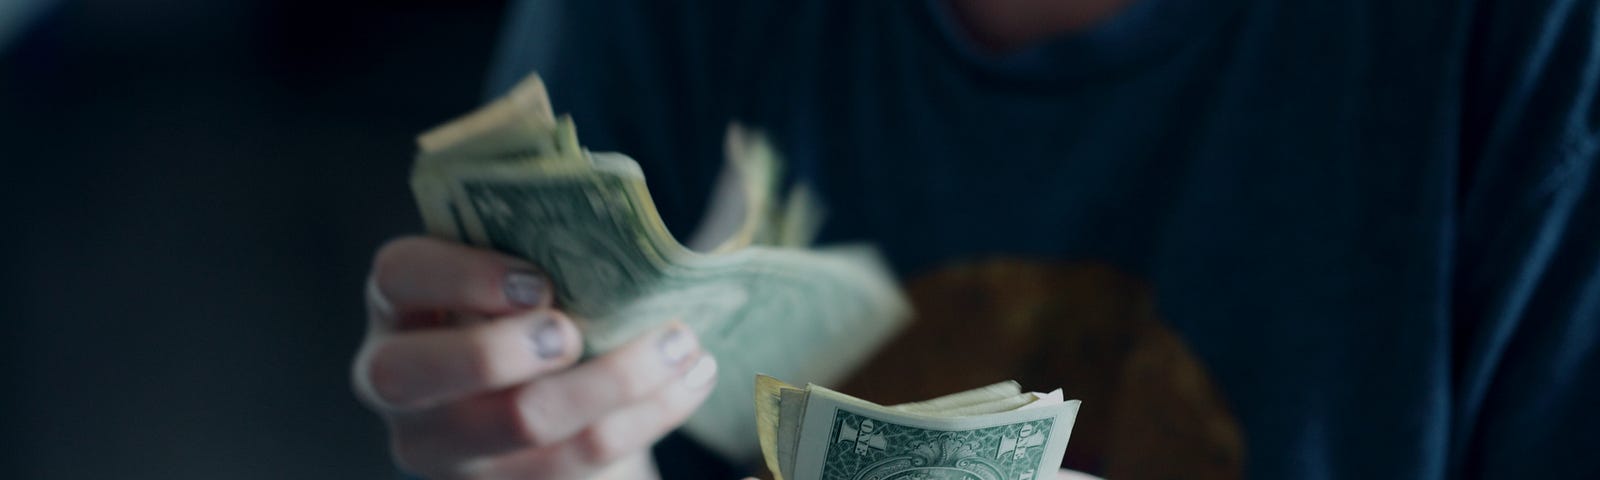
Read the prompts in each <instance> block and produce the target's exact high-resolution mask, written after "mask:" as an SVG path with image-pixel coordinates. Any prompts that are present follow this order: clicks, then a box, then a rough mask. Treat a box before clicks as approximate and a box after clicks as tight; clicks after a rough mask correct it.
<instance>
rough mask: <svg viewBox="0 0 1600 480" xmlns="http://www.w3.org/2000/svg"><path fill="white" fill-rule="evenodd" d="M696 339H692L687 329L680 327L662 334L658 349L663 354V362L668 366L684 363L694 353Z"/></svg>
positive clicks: (657, 341) (657, 343) (657, 345)
mask: <svg viewBox="0 0 1600 480" xmlns="http://www.w3.org/2000/svg"><path fill="white" fill-rule="evenodd" d="M694 344H695V342H694V338H691V337H690V335H689V332H688V330H687V329H685V327H683V326H681V325H679V326H675V327H672V329H671V330H667V333H663V334H661V339H660V340H656V349H657V350H658V351H659V352H661V360H662V361H664V362H667V364H668V365H677V364H679V363H683V359H685V358H688V357H689V354H690V353H693V352H694V347H695V345H694Z"/></svg>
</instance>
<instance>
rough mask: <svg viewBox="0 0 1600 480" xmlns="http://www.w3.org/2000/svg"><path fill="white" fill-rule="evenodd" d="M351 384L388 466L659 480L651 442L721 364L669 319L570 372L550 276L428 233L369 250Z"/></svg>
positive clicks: (575, 350) (571, 340)
mask: <svg viewBox="0 0 1600 480" xmlns="http://www.w3.org/2000/svg"><path fill="white" fill-rule="evenodd" d="M366 296H367V311H368V330H367V336H366V340H365V342H364V343H363V345H362V347H361V351H360V353H359V354H358V355H357V357H356V360H355V364H354V372H353V382H354V384H355V388H356V391H357V393H358V394H359V395H360V396H361V398H362V399H363V400H364V401H365V402H366V403H367V404H368V405H369V406H370V407H371V408H372V409H373V410H374V411H376V412H377V413H378V414H379V415H380V416H382V417H383V418H384V420H385V421H386V422H387V423H388V425H389V433H390V440H391V442H390V444H391V448H392V450H393V452H394V457H395V460H396V462H397V463H399V464H400V465H401V467H402V468H404V469H405V470H407V471H410V472H413V473H417V474H421V475H424V476H427V477H429V478H439V479H582V478H626V479H633V478H654V477H656V473H655V469H654V466H653V462H652V461H651V459H650V457H649V447H650V446H651V444H653V443H655V441H656V440H657V439H659V438H660V437H661V436H663V435H665V434H666V433H667V432H669V431H671V430H672V429H673V428H675V427H677V426H678V425H679V424H681V423H682V422H683V421H684V420H685V419H687V418H688V417H689V415H690V414H691V413H693V412H694V410H695V409H696V408H697V407H699V406H700V404H701V402H703V401H704V400H705V398H706V395H707V394H708V393H709V392H710V391H711V384H712V383H713V380H714V379H715V378H716V368H717V367H716V362H715V360H714V359H712V357H711V355H710V354H708V353H706V352H704V351H702V350H701V348H700V345H699V342H698V340H697V339H696V337H695V335H694V332H691V331H690V330H689V329H688V327H686V326H684V325H682V324H680V323H673V324H670V325H666V326H664V327H662V328H659V329H657V330H655V331H652V332H650V333H647V334H645V335H643V336H641V337H640V338H638V339H635V340H634V341H632V342H630V343H628V344H626V345H624V346H622V347H620V348H618V349H616V350H614V351H611V352H609V353H607V354H605V355H603V356H600V357H596V358H593V359H590V360H588V361H585V362H583V363H577V359H578V356H579V354H580V353H582V352H581V351H582V345H583V343H582V341H581V340H580V338H579V332H578V329H577V328H576V326H575V325H574V324H573V323H572V321H571V320H570V319H569V318H567V317H566V316H565V315H563V314H562V313H561V312H559V311H557V310H555V309H553V308H551V304H550V300H551V287H550V283H549V281H548V279H546V278H544V277H542V276H540V275H539V274H538V273H536V270H535V269H534V268H533V266H532V265H529V264H527V263H526V262H522V261H519V260H517V259H514V258H510V257H507V256H504V255H500V254H497V253H493V252H489V251H485V250H479V249H474V248H469V247H466V246H462V245H459V244H455V243H450V242H446V241H442V240H436V239H431V238H423V237H407V238H401V239H397V240H394V241H391V242H389V243H388V244H387V245H385V246H383V248H381V249H379V250H378V253H377V256H376V258H375V260H374V261H373V265H372V272H371V276H370V279H369V281H368V286H367V295H366Z"/></svg>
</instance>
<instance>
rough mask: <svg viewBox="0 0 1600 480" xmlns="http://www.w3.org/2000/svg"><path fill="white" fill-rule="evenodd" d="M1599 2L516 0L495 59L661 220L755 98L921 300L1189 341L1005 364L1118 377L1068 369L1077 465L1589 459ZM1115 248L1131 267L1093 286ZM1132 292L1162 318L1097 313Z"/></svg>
mask: <svg viewBox="0 0 1600 480" xmlns="http://www.w3.org/2000/svg"><path fill="white" fill-rule="evenodd" d="M1597 19H1600V9H1597V2H1595V1H1561V0H1530V1H1508V0H1489V1H1479V2H1471V1H1455V0H1436V1H1425V2H1391V1H1366V0H1358V1H1344V2H1268V1H1252V0H1209V1H1207V0H1139V1H1136V2H1135V3H1134V4H1133V5H1132V6H1130V7H1129V8H1128V9H1127V10H1125V11H1123V12H1121V13H1119V14H1118V15H1116V16H1115V17H1113V18H1112V19H1110V20H1108V21H1106V22H1104V23H1102V24H1100V25H1098V26H1095V27H1093V28H1091V29H1089V30H1088V31H1085V32H1081V33H1075V34H1068V35H1063V36H1061V37H1059V38H1056V39H1053V40H1050V41H1047V42H1044V43H1042V44H1039V45H1036V46H1034V47H1031V48H1029V49H1027V50H1024V51H1021V52H1017V53H1013V54H1007V55H990V54H986V53H983V52H982V51H981V50H980V49H978V48H976V47H975V46H974V44H973V43H972V42H970V41H969V40H967V38H966V37H965V35H964V33H963V30H962V28H963V27H962V26H961V25H960V24H959V23H958V22H957V21H956V18H955V17H954V16H952V15H951V14H950V13H949V12H948V11H946V10H945V9H944V8H943V6H942V3H940V2H937V1H912V0H905V1H875V0H839V1H810V2H800V1H779V2H760V1H748V0H737V1H713V0H705V1H682V2H653V1H628V0H583V1H570V2H561V1H524V2H520V3H519V4H517V5H516V6H515V7H514V8H513V9H512V12H511V15H510V20H509V23H508V31H507V35H506V37H505V43H504V45H503V48H502V50H501V52H500V62H499V65H498V66H497V68H496V69H495V70H494V72H493V74H492V80H491V91H492V92H493V93H499V92H502V91H504V90H505V89H507V88H508V87H509V86H510V85H511V84H513V83H514V82H515V81H516V80H517V79H519V78H521V77H522V76H524V75H526V74H528V73H530V72H533V71H535V70H537V71H538V72H539V73H540V74H541V75H543V76H544V78H545V80H546V82H547V84H548V85H549V88H550V92H551V95H552V100H553V103H554V106H555V108H556V110H557V111H558V112H570V113H571V114H572V115H573V117H574V118H575V119H576V123H577V125H578V129H579V136H580V138H581V139H582V141H583V142H584V143H585V144H587V145H588V146H590V147H591V148H593V149H595V150H617V151H621V152H624V153H627V154H629V155H630V156H632V157H634V158H635V159H637V160H638V161H639V162H640V163H641V164H642V165H643V166H644V169H645V172H646V175H647V177H648V181H649V184H650V188H651V191H652V193H653V194H654V195H655V198H656V201H657V203H658V204H659V206H660V208H661V210H662V213H663V215H664V217H665V218H666V219H667V222H668V225H669V227H671V228H672V229H674V231H675V232H676V233H678V234H679V235H680V237H681V236H683V235H684V234H685V233H687V230H688V229H690V228H692V227H693V226H694V225H696V223H697V221H698V219H699V216H700V214H701V212H702V211H703V210H704V208H705V206H706V203H707V199H708V198H709V192H710V191H711V184H712V180H713V179H714V177H715V175H716V172H717V171H718V169H719V167H720V165H721V162H722V150H721V149H722V136H723V133H724V131H725V128H726V125H727V124H728V123H729V122H730V121H734V120H738V121H741V122H743V123H745V124H747V125H751V126H755V127H758V128H761V129H765V130H766V131H768V132H769V133H770V134H771V135H772V137H773V139H774V140H775V142H776V144H777V146H778V148H779V150H780V151H781V153H782V154H783V155H784V156H785V158H786V160H787V163H788V165H789V168H790V171H789V172H788V173H789V178H790V179H793V180H804V181H806V182H809V183H810V184H812V186H814V187H815V188H816V190H817V191H819V192H820V193H821V196H822V198H823V200H824V202H825V203H826V204H827V206H828V207H829V217H828V222H827V224H826V225H825V227H824V233H823V237H824V241H827V240H854V239H866V240H871V241H873V242H876V243H877V244H879V245H880V246H881V248H882V249H883V250H884V252H885V253H886V254H887V255H888V257H889V258H890V259H891V261H892V263H893V264H894V266H895V267H896V269H897V270H898V271H899V272H900V273H901V274H902V275H903V277H904V278H905V280H906V282H907V283H908V285H912V288H911V290H912V292H913V296H914V297H915V296H916V294H917V292H918V291H919V289H920V291H933V292H948V291H950V290H948V289H946V290H941V288H942V286H952V285H953V286H957V287H956V288H958V289H957V290H954V291H957V292H959V291H961V290H959V288H972V289H975V290H976V289H987V290H982V291H984V292H991V293H992V292H999V293H992V294H985V295H990V297H992V298H997V299H1002V300H996V301H995V305H999V306H1002V307H1005V308H1008V309H1010V308H1012V307H1014V306H1015V303H1017V302H1024V301H1031V302H1038V303H1040V304H1045V305H1051V304H1055V303H1052V302H1056V303H1060V302H1066V303H1070V304H1072V305H1079V306H1078V307H1072V308H1065V307H1064V308H1063V309H1061V310H1059V311H1057V310H1049V309H1045V310H1040V311H1043V312H1045V313H1039V312H1037V311H1027V312H1023V313H1018V314H1016V315H1022V316H1024V317H1027V318H1032V319H1033V321H1041V320H1042V321H1046V322H1056V323H1060V324H1062V325H1069V326H1070V325H1074V322H1085V321H1087V320H1083V319H1111V320H1107V321H1106V322H1109V324H1110V325H1111V326H1110V327H1105V326H1096V327H1094V328H1089V327H1084V328H1083V329H1075V328H1077V327H1061V326H1050V325H1046V326H1035V327H1028V328H1036V329H1043V330H1037V331H1052V332H1065V333H1060V334H1059V337H1060V338H1059V345H1060V347H1059V349H1060V350H1063V351H1068V352H1069V353H1067V355H1078V353H1077V352H1079V351H1087V350H1095V349H1101V348H1110V347H1105V345H1104V344H1105V343H1106V342H1100V341H1099V340H1100V339H1108V338H1116V339H1122V340H1118V341H1123V340H1126V341H1127V343H1128V344H1129V345H1133V347H1129V348H1128V349H1127V352H1128V353H1126V354H1122V353H1118V354H1115V355H1109V356H1100V357H1096V356H1093V355H1099V354H1091V353H1084V354H1083V355H1089V356H1084V357H1072V358H1080V359H1091V360H1085V361H1083V362H1077V363H1087V364H1080V365H1076V368H1080V369H1088V370H1096V369H1099V370H1113V371H1116V372H1125V373H1126V372H1145V374H1150V375H1165V374H1166V373H1165V372H1168V371H1180V372H1191V371H1192V372H1197V373H1193V374H1190V373H1182V375H1180V376H1181V377H1182V378H1181V379H1179V380H1172V381H1171V382H1170V383H1171V384H1172V385H1175V386H1173V387H1171V391H1174V392H1201V393H1199V394H1194V395H1193V396H1192V397H1193V398H1196V399H1199V400H1196V401H1194V402H1188V401H1175V402H1169V401H1165V400H1161V401H1153V400H1152V398H1155V397H1165V396H1171V397H1174V398H1187V397H1185V396H1186V395H1189V394H1187V393H1179V394H1172V395H1167V394H1164V393H1162V392H1165V391H1166V390H1162V388H1166V387H1159V388H1155V389H1154V390H1141V388H1147V387H1148V385H1150V384H1152V383H1155V382H1159V381H1157V380H1148V381H1147V380H1145V379H1144V378H1145V377H1139V376H1136V375H1131V374H1128V375H1124V374H1109V376H1108V375H1107V374H1101V373H1095V372H1090V373H1084V374H1083V375H1086V376H1074V375H1078V373H1070V374H1068V373H1063V374H1061V375H1060V378H1064V379H1069V378H1095V379H1101V380H1106V381H1109V382H1112V383H1113V384H1114V385H1113V386H1110V387H1102V386H1094V385H1090V384H1089V382H1088V381H1087V380H1086V381H1085V382H1084V383H1083V384H1081V385H1073V384H1067V383H1065V382H1064V381H1063V382H1055V383H1060V384H1059V385H1028V386H1029V387H1036V388H1052V387H1055V386H1060V387H1063V388H1064V389H1065V390H1066V391H1067V393H1068V395H1069V396H1071V395H1074V393H1075V390H1082V391H1085V392H1100V391H1105V392H1112V393H1106V394H1104V395H1099V396H1098V397H1097V398H1085V400H1086V403H1085V406H1084V409H1083V412H1082V418H1081V419H1080V425H1082V426H1083V427H1084V428H1089V430H1085V431H1081V432H1076V433H1077V434H1075V435H1074V437H1073V442H1072V445H1071V447H1069V449H1068V451H1069V455H1068V458H1069V466H1077V467H1080V468H1085V469H1089V470H1096V471H1098V472H1100V473H1110V474H1112V475H1116V474H1117V473H1118V472H1121V473H1122V474H1123V475H1124V476H1126V477H1139V476H1142V475H1143V474H1141V473H1140V472H1149V471H1157V470H1159V468H1157V469H1156V470H1149V469H1146V470H1141V469H1140V468H1145V467H1149V468H1155V467H1160V466H1161V464H1162V463H1163V462H1169V463H1181V462H1192V461H1196V460H1192V459H1194V458H1196V454H1195V452H1201V453H1204V454H1205V455H1212V456H1213V457H1215V458H1213V459H1212V460H1214V461H1216V462H1219V463H1227V462H1232V463H1233V464H1236V465H1235V467H1233V468H1232V470H1230V469H1229V468H1211V467H1204V466H1199V464H1192V465H1191V464H1175V465H1171V466H1168V470H1166V471H1169V472H1172V471H1177V472H1183V471H1192V472H1202V471H1204V472H1230V471H1231V472H1241V473H1242V474H1243V475H1245V476H1249V477H1252V478H1295V479H1318V478H1341V479H1342V478H1402V479H1429V478H1577V477H1588V478H1594V477H1596V476H1600V455H1596V454H1594V453H1592V452H1593V451H1594V450H1595V449H1596V448H1600V415H1597V414H1596V413H1594V412H1593V411H1591V409H1593V408H1597V407H1600V378H1597V377H1596V373H1597V371H1600V370H1597V368H1600V363H1597V362H1600V356H1597V351H1596V336H1597V332H1600V198H1597V195H1596V192H1597V191H1600V184H1597V183H1596V182H1600V178H1597V172H1596V169H1595V163H1596V156H1597V147H1600V143H1597V140H1600V135H1597V131H1600V108H1597V99H1596V93H1597V84H1600V37H1597V33H1600V30H1597ZM1085 265H1093V267H1084V266H1085ZM1085 268H1089V269H1091V270H1094V271H1099V270H1109V271H1114V272H1116V273H1115V274H1114V275H1100V274H1082V272H1085V271H1088V270H1084V269H1085ZM951 272H954V273H951ZM974 272H977V273H974ZM985 272H987V273H985ZM1008 272H1017V273H1015V274H1012V273H1008ZM1124 277H1126V278H1128V279H1132V280H1128V281H1123V280H1116V282H1118V283H1119V284H1126V285H1137V287H1134V290H1138V292H1139V293H1138V294H1136V295H1133V294H1130V295H1127V298H1141V299H1145V300H1141V301H1131V300H1130V301H1129V302H1119V301H1109V300H1107V301H1105V302H1102V300H1104V298H1102V297H1105V298H1110V297H1118V296H1119V295H1121V294H1117V293H1104V292H1121V291H1124V289H1121V287H1117V288H1114V289H1107V288H1103V287H1101V286H1100V285H1103V284H1105V283H1106V282H1107V281H1111V280H1106V279H1121V278H1124ZM1030 279H1031V280H1030ZM1051 279H1054V280H1051ZM1096 279H1099V280H1096ZM1101 280H1104V281H1101ZM1007 282H1013V283H1007ZM1097 282H1098V283H1097ZM1041 286H1042V287H1041ZM1045 287H1048V288H1045ZM1027 289H1033V290H1040V291H1042V292H1043V293H1036V294H1027V295H1023V294H1018V295H1022V296H1020V297H1017V298H1023V300H1016V301H1011V300H1004V299H1007V298H1012V297H1005V296H1003V295H1010V294H1011V293H1012V292H1019V291H1024V290H1027ZM1028 291H1031V290H1028ZM1084 292H1091V293H1092V295H1090V296H1092V297H1094V298H1089V299H1086V300H1085V301H1084V302H1078V303H1072V302H1075V301H1076V300H1071V299H1073V298H1078V297H1074V295H1078V296H1082V295H1084V294H1085V293H1084ZM975 295H976V294H975ZM951 296H952V295H948V294H947V295H945V297H951ZM955 296H959V295H955ZM1064 299H1065V300H1064ZM930 301H933V302H934V303H931V304H925V303H923V302H921V301H920V300H919V302H918V306H919V307H924V309H923V310H922V311H920V313H922V314H931V315H935V316H936V315H937V314H938V312H932V313H930V312H929V311H928V310H927V309H926V308H925V307H926V305H943V304H940V303H937V302H939V301H945V302H948V301H949V298H944V299H932V300H930ZM1085 302H1087V303H1085ZM1096 302H1100V303H1096ZM1140 302H1144V303H1140ZM1083 305H1089V306H1088V307H1084V306H1083ZM1095 305H1110V307H1105V308H1100V307H1095ZM1141 306H1142V307H1148V311H1149V312H1152V313H1150V314H1149V315H1145V316H1138V318H1141V319H1142V318H1148V319H1153V320H1148V321H1146V320H1139V321H1138V322H1135V321H1133V320H1127V321H1123V320H1119V319H1124V318H1134V317H1135V316H1119V314H1105V313H1104V310H1108V309H1109V310H1115V309H1117V308H1123V309H1125V310H1130V309H1131V310H1138V308H1142V307H1141ZM1124 307H1127V308H1124ZM1131 310H1130V311H1131ZM941 311H942V310H941ZM1119 311H1120V310H1119ZM1139 311H1144V310H1139ZM1007 315H1010V314H1007ZM1140 315H1144V314H1140ZM964 318H966V321H967V322H977V323H982V322H991V321H998V320H996V319H993V318H986V317H984V316H983V315H982V314H972V316H970V317H964ZM1007 318H1010V317H1007ZM1097 321H1098V320H1097ZM1102 323H1105V322H1102ZM1135 323H1137V324H1139V325H1140V326H1139V327H1138V329H1139V330H1138V331H1139V332H1143V333H1138V334H1123V333H1116V332H1121V330H1115V329H1117V328H1121V327H1119V326H1118V325H1122V324H1128V325H1133V324H1135ZM952 325H955V324H952ZM912 328H913V329H915V328H917V327H916V326H914V327H912ZM951 328H956V327H951ZM1128 328H1129V329H1132V328H1134V327H1128ZM1130 331H1131V330H1130ZM1074 332H1076V333H1074ZM1107 332H1113V333H1107ZM1152 332H1153V333H1152ZM1162 332H1166V333H1162ZM1168 333H1170V334H1171V335H1170V338H1172V339H1176V340H1171V341H1168V340H1162V341H1149V342H1147V341H1144V340H1141V339H1144V338H1169V337H1168V336H1164V335H1167V334H1168ZM1051 341H1055V339H1054V338H1052V339H1051ZM1108 341H1109V340H1108ZM1140 345H1165V346H1162V347H1159V349H1160V351H1163V352H1175V353H1172V354H1171V355H1165V354H1163V355H1154V356H1151V355H1146V354H1144V353H1140V352H1144V351H1145V350H1143V349H1142V348H1143V347H1140ZM975 348H976V347H975ZM1118 348H1121V347H1118ZM1151 348H1157V347H1151ZM949 353H951V354H954V355H959V354H961V353H962V352H961V351H960V349H959V348H955V349H953V350H952V351H951V352H949ZM1148 358H1161V359H1166V360H1160V361H1159V362H1156V363H1155V365H1172V367H1171V368H1167V367H1159V368H1145V369H1144V370H1140V368H1141V367H1139V365H1144V364H1148V363H1149V362H1146V363H1140V362H1143V361H1144V360H1141V359H1148ZM1171 358H1176V359H1177V360H1170V359H1171ZM1105 359H1112V360H1105ZM1161 362H1166V363H1161ZM1068 363H1072V362H1068ZM1113 364H1114V365H1113ZM1063 368H1066V367H1063ZM1053 371H1054V370H1053ZM1060 371H1062V372H1068V371H1069V370H1060ZM1072 372H1076V371H1072ZM1150 372H1155V373H1150ZM1001 378H1004V377H1001ZM1039 378H1042V379H1043V381H1046V382H1049V381H1052V380H1053V379H1055V378H1057V377H1052V376H1049V375H1046V376H1043V377H1039ZM1107 379H1108V380H1107ZM1195 385H1199V386H1198V387H1196V386H1195ZM1129 392H1132V393H1129ZM1205 392H1212V393H1213V394H1214V395H1210V396H1208V395H1209V394H1207V393H1205ZM1097 395H1098V394H1097ZM1212 397H1215V398H1212ZM1207 399H1210V400H1207ZM1095 400H1100V402H1101V403H1100V404H1099V405H1097V404H1096V403H1095ZM1199 404H1206V405H1208V406H1204V407H1192V408H1191V407H1190V405H1199ZM1105 417H1115V418H1111V419H1105ZM1141 419H1144V420H1141ZM1150 419H1158V420H1150ZM1096 422H1098V423H1096ZM1141 422H1143V423H1141ZM1091 424H1094V425H1091ZM1219 432H1220V433H1219ZM1130 438H1131V439H1147V440H1139V441H1133V440H1128V439H1130ZM1173 438H1177V439H1181V440H1182V441H1176V442H1168V443H1167V444H1164V443H1162V442H1163V440H1164V439H1173ZM1169 444H1170V445H1169ZM1185 445H1188V446H1189V447H1188V448H1185ZM1141 446H1147V447H1143V448H1142V447H1141ZM1074 453H1079V454H1078V455H1076V456H1075V455H1074ZM1201 456H1204V455H1201ZM1180 458H1183V459H1190V460H1182V461H1180V460H1174V459H1180ZM663 463H666V464H674V463H676V462H674V461H672V460H670V459H667V460H664V461H663ZM1141 465H1142V466H1141ZM1152 466H1155V467H1152ZM667 475H668V476H669V477H672V476H673V472H667ZM1176 476H1177V477H1189V476H1190V475H1183V474H1178V475H1176ZM1196 476H1210V475H1209V474H1208V475H1200V474H1199V473H1196ZM683 478H703V477H702V476H701V475H697V474H692V473H691V474H686V475H685V476H683Z"/></svg>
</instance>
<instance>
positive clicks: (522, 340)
mask: <svg viewBox="0 0 1600 480" xmlns="http://www.w3.org/2000/svg"><path fill="white" fill-rule="evenodd" d="M581 351H582V342H581V340H580V339H579V334H578V329H577V327H576V326H575V325H573V323H572V321H571V320H570V319H568V318H566V317H565V316H564V315H562V314H561V313H559V312H555V311H551V310H536V311H532V312H525V313H522V314H517V315H512V316H508V317H505V318H501V319H498V320H495V321H492V322H486V323H479V324H474V325H470V326H465V327H462V328H451V329H434V330H419V331H414V332H402V333H397V334H394V335H385V336H379V337H373V338H370V339H369V340H368V342H367V344H366V345H364V346H363V348H362V350H361V353H360V354H359V356H358V357H357V359H356V362H355V373H354V375H355V383H356V385H357V388H358V390H359V392H360V393H361V395H362V397H363V398H364V399H366V400H367V401H368V402H369V403H371V404H372V405H373V406H374V407H376V408H378V409H379V410H380V411H405V410H415V409H420V408H426V407H431V406H435V405H439V404H442V403H444V402H448V401H451V400H455V399H459V398H462V397H466V396H468V395H472V394H476V393H479V392H487V391H491V390H498V389H502V388H506V387H510V386H513V385H517V384H521V383H524V382H527V381H528V380H531V379H533V378H534V377H536V376H539V375H542V374H544V373H547V372H551V371H555V370H559V369H562V368H566V367H567V366H569V365H571V364H573V363H574V362H576V361H577V359H578V355H579V354H580V353H581Z"/></svg>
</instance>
